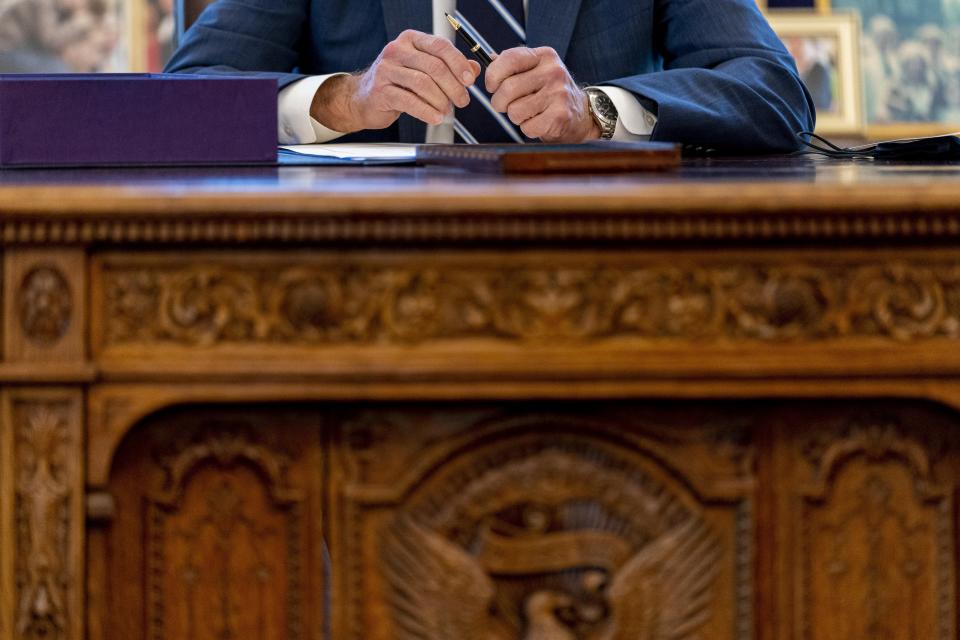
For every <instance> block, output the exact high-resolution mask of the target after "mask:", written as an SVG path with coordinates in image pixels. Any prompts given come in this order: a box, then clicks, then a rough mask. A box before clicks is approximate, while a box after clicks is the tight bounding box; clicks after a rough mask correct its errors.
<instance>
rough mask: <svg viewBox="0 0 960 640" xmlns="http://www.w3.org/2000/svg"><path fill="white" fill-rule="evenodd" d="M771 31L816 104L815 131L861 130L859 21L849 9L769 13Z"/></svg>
mask: <svg viewBox="0 0 960 640" xmlns="http://www.w3.org/2000/svg"><path fill="white" fill-rule="evenodd" d="M768 18H769V20H770V24H771V25H772V26H773V29H774V31H776V32H777V35H779V36H780V38H781V39H782V40H783V43H784V44H785V45H786V46H787V49H788V50H789V51H790V53H791V55H793V57H794V60H796V62H797V69H798V70H799V71H800V77H801V78H802V79H803V81H804V83H805V84H806V85H807V89H809V90H810V94H811V95H812V96H813V102H814V104H815V105H816V108H817V132H818V133H820V134H823V135H861V134H863V129H864V120H863V92H862V91H861V79H860V78H861V76H860V67H859V48H860V21H859V19H858V17H857V15H856V14H855V13H834V14H820V13H813V12H807V13H799V12H785V13H772V14H770V15H769V16H768Z"/></svg>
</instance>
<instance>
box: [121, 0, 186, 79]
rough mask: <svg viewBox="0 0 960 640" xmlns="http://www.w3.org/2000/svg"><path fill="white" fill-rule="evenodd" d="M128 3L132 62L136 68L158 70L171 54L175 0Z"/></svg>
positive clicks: (132, 1) (148, 70)
mask: <svg viewBox="0 0 960 640" xmlns="http://www.w3.org/2000/svg"><path fill="white" fill-rule="evenodd" d="M128 2H130V4H131V12H132V20H131V34H132V35H131V41H132V45H133V55H132V60H131V62H132V64H133V68H134V70H136V71H146V72H149V73H160V72H161V71H163V67H164V66H165V65H166V64H167V61H168V60H169V59H170V56H172V55H173V47H174V40H175V39H174V33H175V31H176V19H175V15H174V0H128Z"/></svg>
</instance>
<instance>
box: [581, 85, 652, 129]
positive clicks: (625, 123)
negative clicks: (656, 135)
mask: <svg viewBox="0 0 960 640" xmlns="http://www.w3.org/2000/svg"><path fill="white" fill-rule="evenodd" d="M590 89H599V90H600V91H603V92H604V93H605V94H607V97H608V98H610V101H611V102H612V103H613V106H615V107H616V108H617V115H618V116H619V118H618V119H617V129H616V130H615V131H614V132H613V138H612V140H617V141H620V142H641V141H645V140H649V139H650V135H651V134H652V133H653V129H654V127H656V126H657V116H655V115H653V114H652V113H650V112H649V111H647V110H646V109H645V108H644V107H643V105H642V104H640V101H639V100H638V99H637V97H636V96H635V95H633V94H632V93H630V92H629V91H626V90H625V89H621V88H620V87H590Z"/></svg>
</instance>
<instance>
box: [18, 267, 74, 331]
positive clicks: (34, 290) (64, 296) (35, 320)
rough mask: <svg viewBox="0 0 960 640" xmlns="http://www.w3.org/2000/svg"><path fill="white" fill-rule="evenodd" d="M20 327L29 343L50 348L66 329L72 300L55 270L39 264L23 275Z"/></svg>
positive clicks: (65, 285) (59, 274)
mask: <svg viewBox="0 0 960 640" xmlns="http://www.w3.org/2000/svg"><path fill="white" fill-rule="evenodd" d="M19 305H20V308H19V311H20V326H21V328H22V329H23V333H24V335H26V336H27V337H28V338H29V339H30V340H32V341H33V342H35V343H37V344H40V345H44V346H50V345H53V344H55V343H56V342H58V341H59V340H60V339H61V338H62V337H63V336H64V334H66V332H67V329H68V328H69V326H70V316H71V314H72V313H73V297H72V295H71V293H70V285H69V284H68V283H67V280H66V278H64V276H63V274H62V273H61V272H60V270H59V269H57V268H55V267H53V266H49V265H41V266H38V267H35V268H34V269H33V270H32V271H30V272H29V273H27V275H26V276H25V277H24V279H23V282H22V283H21V285H20V295H19Z"/></svg>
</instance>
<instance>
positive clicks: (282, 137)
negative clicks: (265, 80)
mask: <svg viewBox="0 0 960 640" xmlns="http://www.w3.org/2000/svg"><path fill="white" fill-rule="evenodd" d="M341 75H346V74H343V73H331V74H328V75H323V76H309V77H307V78H304V79H303V80H298V81H296V82H294V83H293V84H290V85H287V86H286V87H284V88H283V89H281V90H280V93H279V95H278V98H277V115H278V118H277V123H278V125H279V127H278V128H279V131H278V132H277V134H278V136H277V137H278V139H279V141H280V144H311V143H314V142H330V141H331V140H335V139H337V138H339V137H340V136H342V135H344V134H343V133H341V132H339V131H334V130H333V129H330V128H329V127H325V126H324V125H322V124H320V123H319V122H317V121H316V120H314V119H313V118H312V117H311V116H310V106H311V105H312V104H313V97H314V96H315V95H316V94H317V90H318V89H320V86H321V85H322V84H323V83H324V82H326V81H327V80H329V79H330V78H333V77H335V76H341Z"/></svg>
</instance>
